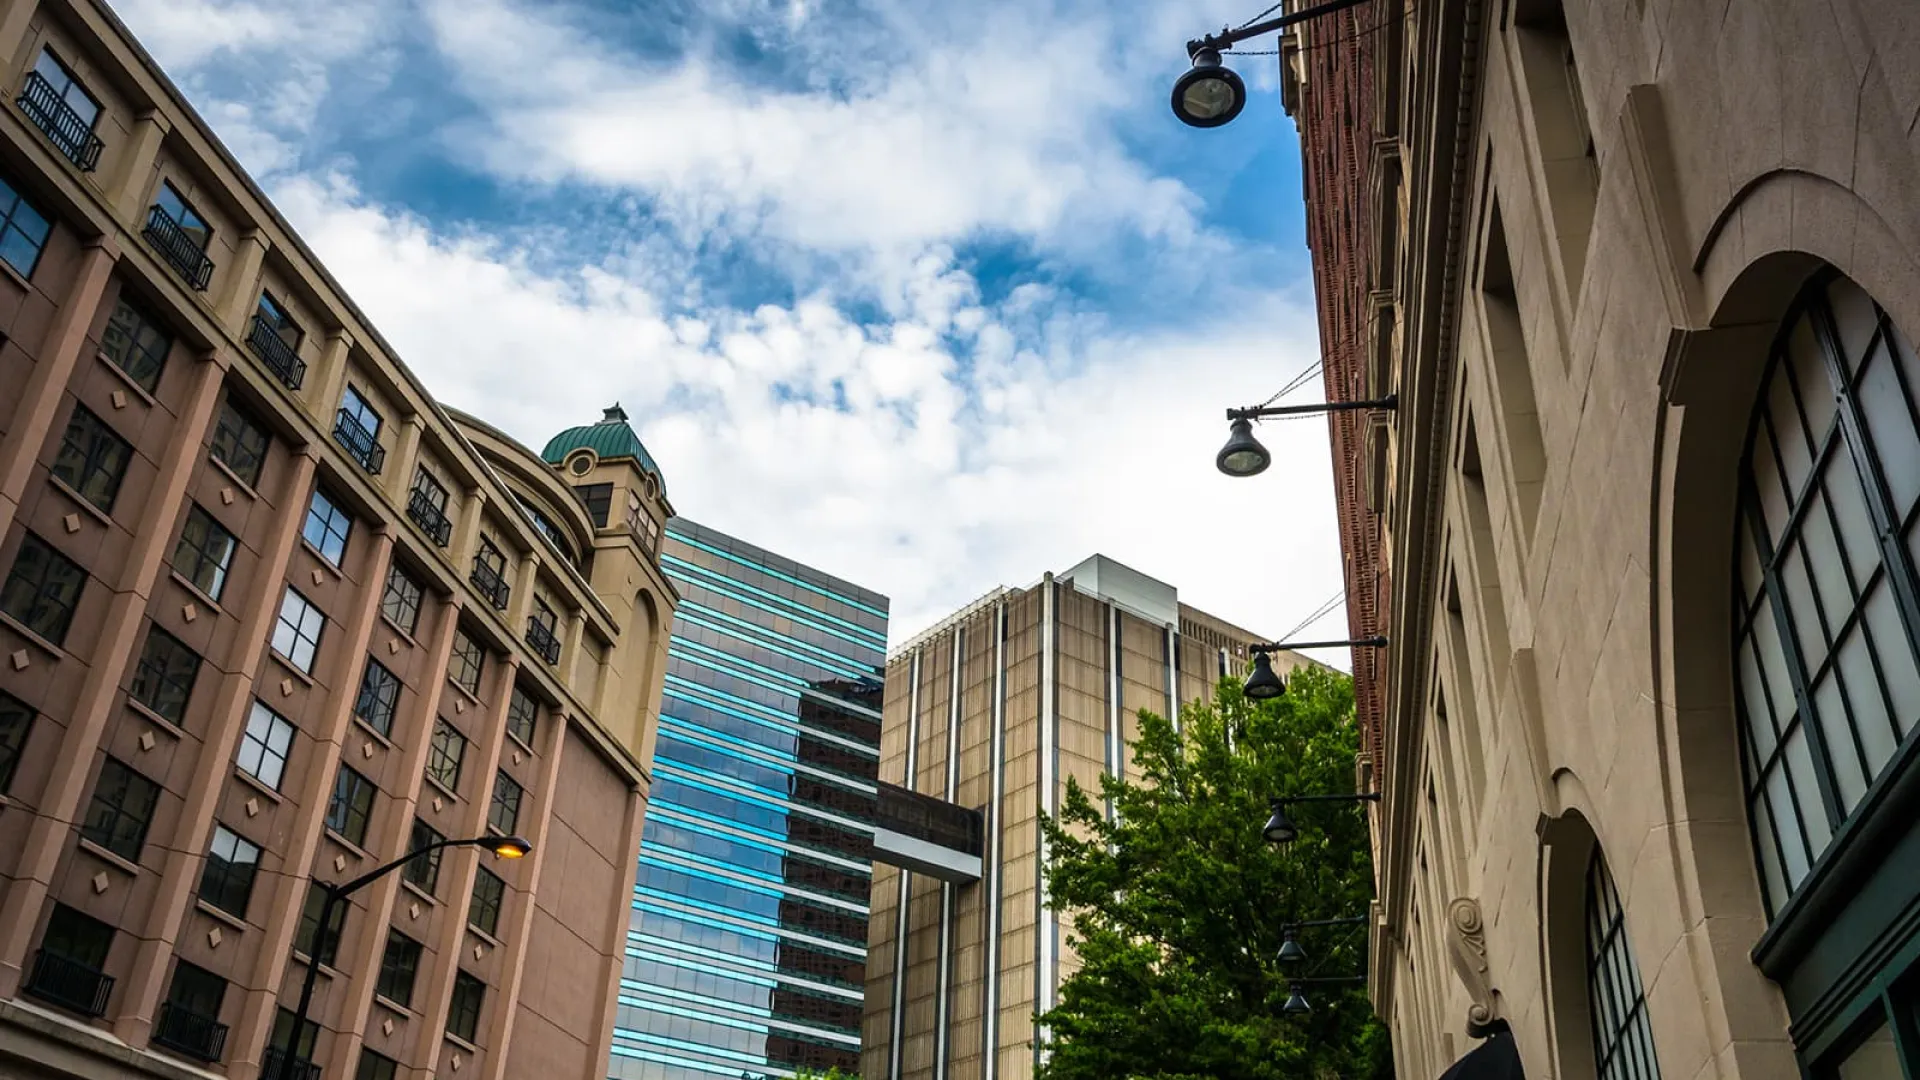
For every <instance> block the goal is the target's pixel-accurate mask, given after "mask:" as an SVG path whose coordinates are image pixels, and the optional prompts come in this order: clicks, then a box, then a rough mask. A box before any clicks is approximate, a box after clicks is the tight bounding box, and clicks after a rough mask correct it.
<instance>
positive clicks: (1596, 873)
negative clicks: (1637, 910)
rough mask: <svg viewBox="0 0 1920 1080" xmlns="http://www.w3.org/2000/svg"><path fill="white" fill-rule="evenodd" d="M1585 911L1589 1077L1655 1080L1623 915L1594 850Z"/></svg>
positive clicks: (1648, 1024) (1656, 1067) (1649, 1031)
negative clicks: (1591, 1066)
mask: <svg viewBox="0 0 1920 1080" xmlns="http://www.w3.org/2000/svg"><path fill="white" fill-rule="evenodd" d="M1585 907H1586V920H1585V922H1586V931H1587V932H1586V975H1587V1008H1588V1016H1589V1017H1590V1018H1591V1024H1590V1026H1591V1028H1592V1030H1593V1061H1594V1075H1596V1076H1604V1077H1607V1078H1608V1080H1660V1062H1659V1059H1658V1058H1657V1057H1656V1056H1655V1054H1654V1046H1653V1028H1652V1019H1651V1016H1650V1014H1649V1013H1648V1011H1647V994H1646V990H1645V988H1644V986H1643V985H1642V984H1641V982H1640V969H1639V966H1638V965H1637V964H1636V963H1635V962H1634V959H1633V946H1632V943H1631V942H1630V941H1628V939H1627V916H1626V909H1625V907H1624V906H1623V905H1622V904H1621V903H1620V894H1619V892H1618V891H1617V890H1616V889H1615V888H1614V885H1613V875H1611V874H1609V873H1608V872H1607V863H1606V859H1605V858H1603V857H1602V856H1601V854H1600V849H1599V848H1598V847H1595V848H1594V850H1593V853H1592V855H1591V856H1589V858H1588V860H1587V887H1586V903H1585Z"/></svg>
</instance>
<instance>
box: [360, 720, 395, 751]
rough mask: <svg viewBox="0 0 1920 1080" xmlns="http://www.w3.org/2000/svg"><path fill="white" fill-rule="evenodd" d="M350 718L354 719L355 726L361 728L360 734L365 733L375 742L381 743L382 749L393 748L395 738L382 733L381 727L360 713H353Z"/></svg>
mask: <svg viewBox="0 0 1920 1080" xmlns="http://www.w3.org/2000/svg"><path fill="white" fill-rule="evenodd" d="M349 719H351V720H352V721H353V726H354V727H356V728H358V729H359V730H360V734H362V735H365V736H366V737H368V738H370V739H372V740H373V741H374V742H377V743H379V744H380V746H381V748H382V749H385V750H391V749H393V740H392V739H391V738H389V737H387V736H385V735H382V734H380V729H379V728H377V727H374V726H373V725H372V724H369V723H367V722H366V721H365V720H363V719H361V718H360V714H359V713H353V714H352V715H351V716H350V717H349Z"/></svg>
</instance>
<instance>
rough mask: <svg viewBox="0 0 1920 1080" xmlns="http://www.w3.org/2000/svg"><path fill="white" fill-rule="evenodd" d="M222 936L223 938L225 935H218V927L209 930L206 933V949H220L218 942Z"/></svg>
mask: <svg viewBox="0 0 1920 1080" xmlns="http://www.w3.org/2000/svg"><path fill="white" fill-rule="evenodd" d="M224 936H225V935H223V934H221V933H220V928H219V927H217V926H216V927H214V928H213V929H211V930H209V931H207V948H209V949H217V948H219V947H220V940H221V938H222V937H224Z"/></svg>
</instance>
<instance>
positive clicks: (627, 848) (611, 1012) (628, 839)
mask: <svg viewBox="0 0 1920 1080" xmlns="http://www.w3.org/2000/svg"><path fill="white" fill-rule="evenodd" d="M646 811H647V797H646V793H645V792H643V791H639V790H634V791H630V792H628V793H627V815H626V817H627V820H626V825H625V826H624V827H623V828H622V829H621V830H620V850H622V851H624V852H626V854H627V864H626V868H625V870H624V872H622V874H621V875H620V878H619V881H620V888H619V890H618V891H617V892H615V893H614V895H613V896H612V898H611V900H612V907H613V913H612V917H611V918H610V919H608V920H607V925H608V927H610V928H611V929H612V931H613V940H611V941H609V942H607V951H608V953H609V954H610V955H612V956H613V957H615V958H616V962H615V963H614V965H613V972H612V974H611V975H609V976H608V977H607V978H606V979H605V980H604V981H603V982H602V984H601V986H600V1018H599V1021H598V1022H597V1023H596V1024H595V1026H594V1033H593V1040H594V1041H593V1045H594V1049H595V1051H596V1052H597V1053H598V1054H601V1055H604V1054H605V1053H606V1051H607V1048H608V1047H610V1046H612V1045H613V1029H614V1020H615V1018H616V1017H617V1016H618V1015H619V1006H620V978H621V976H622V975H623V974H625V968H626V954H627V930H628V929H629V928H630V927H631V926H632V925H633V885H634V879H635V878H637V877H638V876H639V874H640V830H641V828H642V827H643V826H644V825H645V824H646Z"/></svg>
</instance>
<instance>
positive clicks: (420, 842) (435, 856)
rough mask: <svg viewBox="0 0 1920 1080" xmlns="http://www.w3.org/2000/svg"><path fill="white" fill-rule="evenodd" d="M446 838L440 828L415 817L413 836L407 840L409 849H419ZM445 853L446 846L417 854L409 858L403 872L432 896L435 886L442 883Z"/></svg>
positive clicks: (409, 879)
mask: <svg viewBox="0 0 1920 1080" xmlns="http://www.w3.org/2000/svg"><path fill="white" fill-rule="evenodd" d="M445 839H446V837H444V836H442V835H440V830H438V829H436V828H434V827H433V826H431V825H429V824H427V823H426V822H424V821H421V820H420V819H419V818H414V819H413V836H412V837H411V838H409V839H408V841H407V850H408V851H419V850H421V849H423V848H429V847H433V845H435V844H438V843H440V842H441V841H442V840H445ZM444 853H445V849H444V848H434V849H433V850H432V851H429V852H427V853H426V854H424V855H415V856H414V857H413V858H411V859H408V860H407V865H406V868H405V869H404V870H402V871H401V873H402V874H403V875H404V876H405V877H406V879H407V880H408V881H410V882H412V883H413V884H415V885H417V886H419V887H420V891H422V892H424V893H426V894H427V895H429V896H431V895H433V890H434V888H435V887H436V886H438V885H439V884H440V856H441V855H442V854H444Z"/></svg>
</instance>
